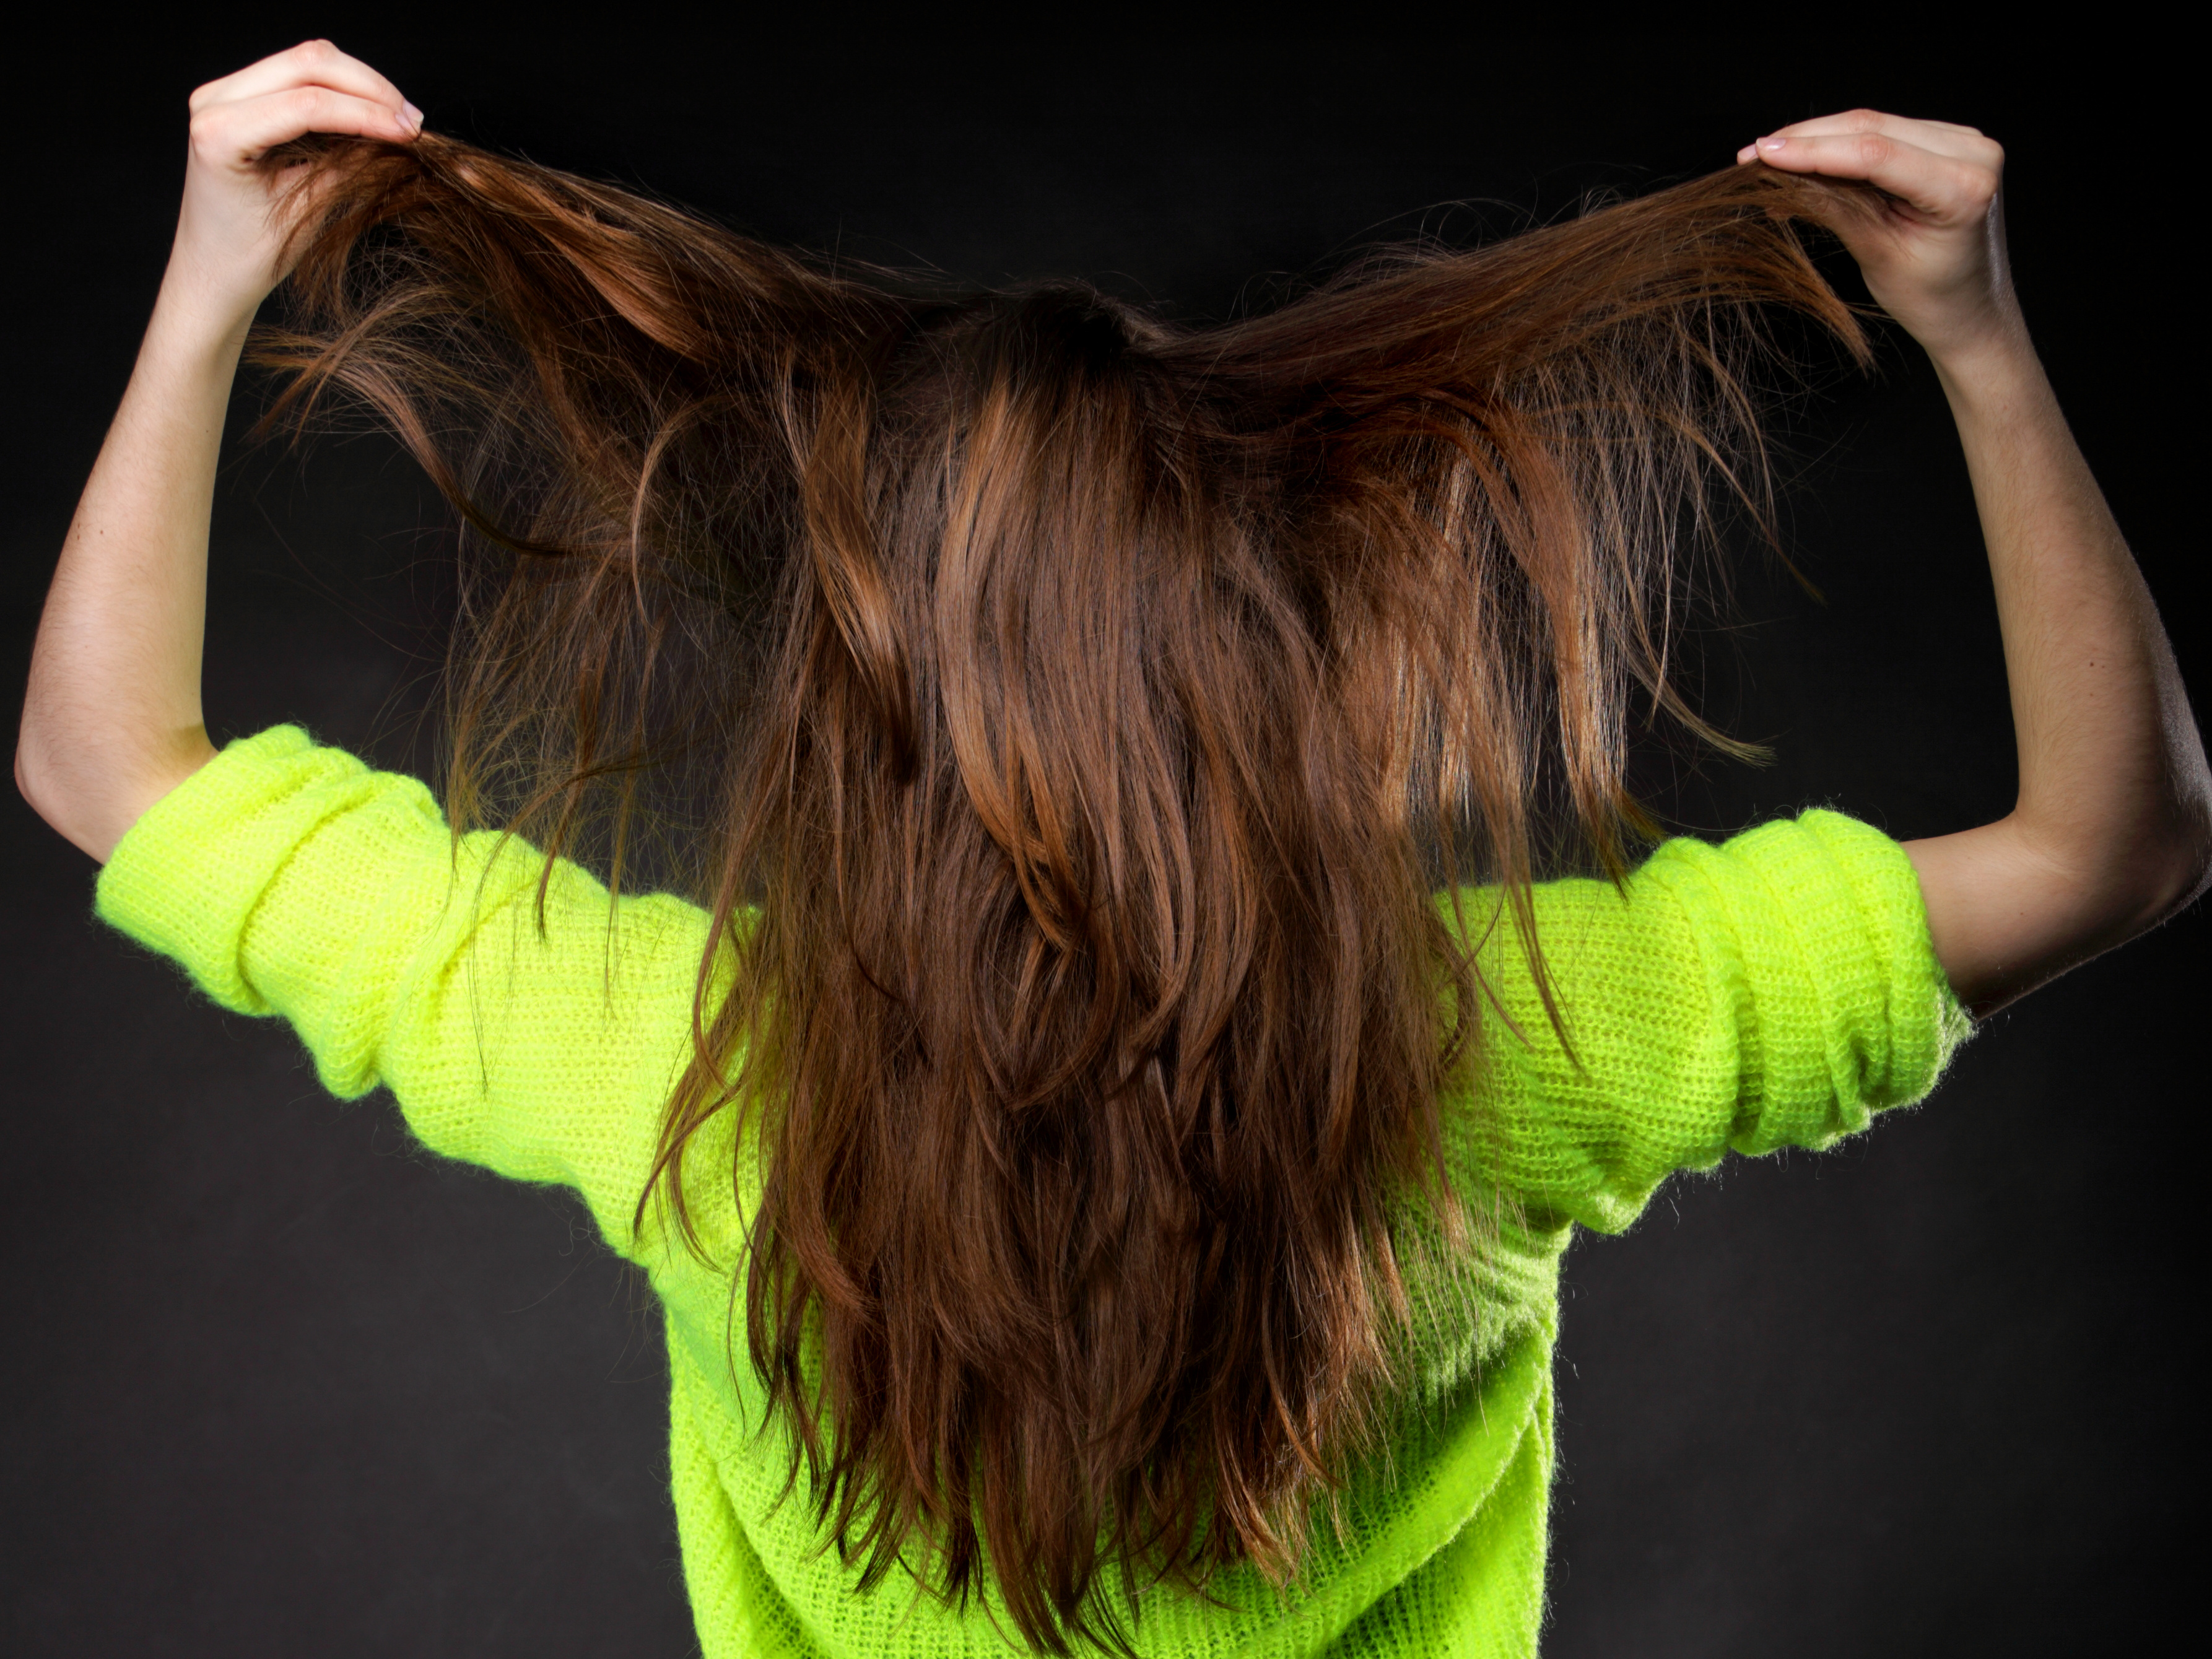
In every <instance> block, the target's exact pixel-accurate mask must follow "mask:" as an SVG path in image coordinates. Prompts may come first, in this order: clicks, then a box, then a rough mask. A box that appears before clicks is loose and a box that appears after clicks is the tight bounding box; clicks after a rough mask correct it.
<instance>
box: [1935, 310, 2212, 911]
mask: <svg viewBox="0 0 2212 1659" xmlns="http://www.w3.org/2000/svg"><path fill="white" fill-rule="evenodd" d="M1936 371H1937V373H1938V374H1939V375H1940V376H1941V378H1942V384H1943V388H1944V391H1945V392H1946V394H1947V395H1948V398H1949V399H1950V403H1951V408H1952V410H1953V413H1954V416H1955V417H1956V419H1957V421H1958V424H1959V435H1960V441H1961V443H1962V444H1963V446H1964V447H1965V451H1966V466H1967V471H1968V473H1969V475H1970V477H1972V483H1973V489H1974V497H1975V502H1976V505H1977V506H1978V508H1979V510H1980V513H1981V520H1982V530H1983V537H1984V543H1985V544H1986V547H1987V550H1988V554H1989V562H1990V578H1991V581H1992V583H1993V586H1994V587H1995V590H1996V605H1997V618H1998V622H1999V624H2000V626H2001V628H2002V632H2003V637H2004V654H2005V671H2006V676H2007V679H2008V684H2009V687H2010V692H2011V700H2012V712H2013V729H2014V734H2015V743H2016V744H2017V747H2018V751H2019V771H2020V790H2019V797H2018V802H2017V805H2015V809H2014V811H2013V815H2012V818H2013V823H2014V824H2015V828H2016V829H2017V830H2018V831H2019V832H2020V833H2021V835H2023V836H2026V837H2027V838H2029V839H2030V840H2032V842H2033V843H2034V844H2035V845H2036V847H2037V848H2039V850H2040V851H2041V852H2042V853H2043V854H2044V855H2045V857H2047V858H2048V859H2049V860H2051V861H2052V862H2053V863H2054V864H2055V865H2057V866H2059V867H2061V868H2063V869H2066V870H2069V871H2071V872H2074V876H2075V879H2076V880H2077V881H2079V882H2081V884H2084V885H2085V887H2087V888H2088V889H2091V890H2093V891H2094V892H2096V893H2097V894H2098V895H2099V896H2103V897H2108V898H2110V899H2112V900H2113V901H2114V902H2118V903H2119V904H2121V905H2123V906H2124V905H2126V904H2128V903H2130V902H2132V903H2134V904H2136V905H2137V906H2139V907H2140V908H2142V910H2143V911H2145V912H2148V913H2154V914H2155V915H2163V914H2165V913H2166V912H2167V911H2168V910H2170V909H2171V908H2173V907H2174V906H2175V905H2177V904H2179V903H2180V902H2185V900H2186V899H2187V898H2188V897H2190V896H2193V894H2194V893H2195V892H2196V890H2197V889H2198V888H2199V886H2201V884H2202V882H2203V874H2204V869H2205V860H2206V856H2207V845H2208V836H2212V781H2208V777H2207V773H2206V768H2205V757H2204V750H2203V742H2202V740H2201V738H2200V737H2199V736H2198V733H2197V725H2196V722H2195V720H2193V718H2192V717H2191V711H2190V708H2189V701H2188V696H2187V694H2186V693H2185V690H2184V689H2183V687H2182V684H2181V677H2180V674H2179V670H2178V669H2177V668H2176V666H2175V664H2174V659H2173V652H2172V647H2171V646H2170V645H2169V644H2168V643H2167V641H2166V630H2165V629H2164V627H2163V626H2162V625H2161V624H2160V621H2159V616H2158V609H2157V606H2156V605H2154V603H2153V601H2152V599H2151V595H2150V590H2149V589H2148V587H2147V586H2145V585H2144V582H2143V579H2142V574H2141V573H2140V572H2139V571H2138V570H2137V569H2136V562H2135V559H2134V557H2133V556H2131V555H2130V552H2129V550H2128V546H2127V544H2126V542H2125V541H2124V539H2123V538H2121V535H2120V531H2119V526H2118V525H2117V524H2115V523H2114V522H2113V520H2112V513H2111V512H2110V510H2109V509H2108V508H2107V507H2106V505H2105V498H2104V495H2103V494H2102V493H2101V492H2100V490H2099V489H2098V488H2097V483H2096V480H2095V478H2094V477H2092V476H2091V475H2090V471H2089V467H2088V463H2087V461H2086V460H2085V459H2083V458H2082V455H2081V450H2080V449H2079V448H2078V447H2076V446H2075V442H2074V439H2073V435H2072V434H2071V433H2070V432H2069V430H2068V429H2067V426H2066V421H2065V417H2064V416H2063V415H2062V414H2061V413H2060V411H2059V408H2058V401H2057V397H2056V396H2055V395H2054V394H2053V393H2052V392H2051V384H2050V381H2049V380H2047V379H2046V378H2045V375H2044V373H2043V368H2042V366H2041V364H2040V363H2039V362H2038V361H2037V360H2036V356H2035V354H2034V352H2033V349H2032V348H2031V347H2030V346H2029V344H2028V343H2027V334H2026V331H2025V330H2024V329H2021V328H2017V327H2015V328H2013V329H2009V330H2007V331H2005V332H2004V334H2003V335H2002V337H1998V338H1996V339H1995V340H1992V341H1991V342H1990V343H1989V344H1987V345H1985V346H1984V347H1982V348H1981V349H1978V350H1975V351H1972V352H1960V353H1957V354H1954V355H1949V356H1939V357H1938V358H1937V359H1936ZM2148 919H2154V916H2152V917H2150V918H2148ZM2139 925H2140V924H2139Z"/></svg>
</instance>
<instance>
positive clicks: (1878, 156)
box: [1737, 110, 2212, 1018]
mask: <svg viewBox="0 0 2212 1659" xmlns="http://www.w3.org/2000/svg"><path fill="white" fill-rule="evenodd" d="M1737 159H1738V160H1739V161H1743V162H1747V163H1748V162H1751V161H1759V162H1763V163H1765V165H1767V166H1769V167H1779V168H1784V169H1787V170H1789V171H1792V172H1801V173H1826V174H1828V175H1830V176H1832V177H1838V178H1848V179H1865V180H1867V181H1869V182H1870V183H1872V184H1874V185H1876V186H1877V187H1879V188H1880V189H1881V191H1883V192H1885V195H1886V197H1887V201H1886V204H1885V211H1884V215H1883V217H1882V219H1881V222H1879V223H1878V224H1874V225H1869V224H1864V223H1860V222H1852V223H1849V224H1845V223H1838V224H1837V225H1836V227H1835V228H1836V230H1837V232H1838V234H1839V235H1841V236H1842V238H1843V239H1844V243H1845V245H1846V246H1849V248H1850V252H1851V253H1852V255H1853V257H1855V258H1857V260H1858V263H1859V268H1860V270H1862V271H1863V273H1864V274H1865V276H1866V279H1867V284H1868V287H1869V289H1872V291H1873V293H1874V296H1875V299H1876V300H1877V301H1880V302H1881V306H1882V307H1883V308H1884V309H1885V310H1886V311H1887V312H1888V313H1890V315H1891V316H1892V317H1893V318H1895V319H1896V320H1897V321H1898V322H1899V323H1900V324H1902V325H1904V327H1905V329H1906V330H1907V331H1909V332H1910V333H1911V335H1912V336H1913V337H1914V338H1915V339H1917V341H1918V342H1919V343H1920V344H1921V345H1922V346H1923V348H1925V349H1926V350H1927V352H1928V355H1929V357H1930V359H1932V360H1933V362H1934V363H1935V366H1936V374H1937V375H1938V377H1939V378H1940V379H1941V380H1942V386H1943V391H1944V394H1945V396H1946V397H1948V398H1949V400H1950V404H1951V411H1952V414H1953V416H1954V418H1955V419H1956V420H1957V422H1958V423H1959V436H1960V441H1961V443H1962V444H1963V446H1964V447H1965V450H1966V467H1967V471H1968V473H1969V475H1970V476H1971V477H1972V481H1973V488H1974V501H1975V504H1976V506H1977V507H1978V508H1979V510H1980V513H1981V520H1982V535H1983V539H1984V543H1985V544H1986V546H1987V550H1988V553H1989V561H1990V577H1991V580H1992V582H1993V584H1994V586H1995V587H1996V604H1997V619H1998V622H1999V624H2000V626H2001V627H2002V630H2003V635H2004V653H2005V671H2006V676H2007V679H2008V684H2009V687H2010V690H2011V697H2012V714H2013V729H2014V735H2015V742H2016V744H2017V745H2018V749H2019V763H2020V793H2019V797H2018V801H2017V804H2016V805H2015V806H2014V808H2013V810H2012V811H2011V812H2009V813H2008V814H2007V815H2006V816H2005V817H2002V818H2000V819H1998V820H1997V821H1996V823H1987V824H1984V825H1982V826H1980V827H1979V828H1978V829H1966V830H1961V831H1960V832H1959V833H1958V834H1956V835H1949V836H1935V837H1933V838H1931V839H1929V840H1926V841H1914V842H1906V843H1905V851H1906V853H1907V854H1909V855H1910V856H1911V860H1912V862H1913V866H1914V868H1915V869H1916V871H1917V872H1918V874H1919V878H1920V887H1921V892H1922V895H1923V897H1924V899H1925V900H1926V902H1927V908H1928V925H1929V933H1930V936H1931V939H1932V942H1933V944H1934V945H1935V948H1936V957H1937V958H1938V960H1940V961H1941V962H1942V964H1943V968H1944V971H1945V972H1946V974H1947V975H1948V976H1949V978H1950V981H1951V984H1952V987H1953V988H1954V990H1956V991H1957V992H1958V994H1959V997H1960V1000H1961V1001H1962V1002H1964V1003H1965V1004H1966V1006H1967V1008H1968V1009H1969V1010H1970V1011H1971V1012H1972V1013H1973V1014H1975V1015H1976V1016H1977V1017H1978V1018H1979V1017H1983V1016H1986V1015H1988V1014H1990V1013H1991V1012H1995V1011H1996V1009H1998V1008H2001V1007H2002V1006H2004V1005H2005V1004H2007V1003H2008V1002H2011V1001H2013V1000H2015V999H2016V998H2019V997H2021V996H2024V995H2026V994H2027V993H2028V992H2030V991H2032V990H2033V989H2034V988H2035V987H2037V986H2039V985H2041V984H2044V983H2045V982H2046V981H2050V980H2051V979H2054V978H2056V977H2057V975H2060V974H2063V973H2064V972H2065V971H2066V970H2067V969H2069V968H2072V967H2075V966H2077V965H2078V964H2080V963H2083V962H2086V961H2087V960H2088V959H2089V958H2090V957H2093V956H2096V955H2098V954H2100V952H2102V951H2108V950H2110V949H2112V946H2114V945H2119V944H2121V943H2124V941H2125V940H2127V939H2132V938H2134V937H2135V936H2136V934H2137V933H2142V931H2143V930H2144V929H2146V928H2148V927H2153V926H2154V925H2156V924H2157V923H2158V922H2159V921H2162V920H2164V919H2165V918H2166V917H2167V916H2169V915H2172V914H2173V912H2175V911H2176V910H2178V909H2179V908H2182V907H2183V906H2184V905H2186V904H2187V903H2189V902H2190V901H2191V900H2192V899H2194V898H2195V897H2196V896H2197V895H2198V894H2200V893H2201V892H2203V890H2204V888H2205V886H2206V884H2207V879H2208V872H2209V871H2212V776H2209V775H2208V774H2207V771H2206V768H2205V759H2204V746H2203V740H2202V738H2201V737H2200V736H2199V734H2198V732H2197V725H2196V722H2195V720H2194V719H2193V718H2192V717H2191V713H2190V708H2189V700H2188V697H2187V695H2186V693H2185V691H2184V690H2183V687H2182V684H2181V676H2180V673H2179V670H2178V669H2177V668H2176V667H2175V665H2174V660H2173V651H2172V647H2171V646H2170V645H2169V644H2168V643H2167V641H2166V631H2165V629H2163V628H2162V627H2161V626H2160V623H2159V617H2158V610H2157V607H2156V606H2155V605H2154V604H2153V603H2152V600H2151V596H2150V592H2149V590H2148V588H2147V587H2146V586H2144V585H2143V580H2142V574H2141V573H2140V572H2138V571H2137V569H2136V562H2135V559H2134V557H2133V556H2131V555H2130V553H2129V551H2128V546H2127V544H2126V542H2125V541H2124V540H2123V539H2122V538H2121V536H2120V532H2119V526H2118V525H2116V524H2115V523H2114V522H2113V521H2112V513H2111V512H2110V511H2109V510H2108V509H2107V508H2106V505H2105V498H2104V496H2103V495H2102V494H2101V493H2100V491H2099V489H2098V488H2097V481H2096V480H2095V479H2094V478H2093V477H2091V476H2090V473H2089V467H2088V464H2087V462H2086V461H2085V460H2083V459H2082V458H2081V450H2080V449H2079V448H2077V447H2075V442H2074V438H2073V435H2072V434H2071V433H2070V432H2069V431H2068V430H2067V427H2066V421H2065V417H2064V416H2063V415H2062V414H2061V413H2060V412H2059V409H2058V400H2057V397H2056V396H2054V395H2053V393H2052V392H2051V383H2050V381H2049V380H2047V379H2046V378H2045V374H2044V372H2043V366H2042V364H2041V363H2040V362H2038V361H2037V358H2036V355H2035V350H2034V348H2033V345H2031V344H2030V343H2029V341H2028V336H2027V324H2026V323H2025V321H2024V320H2023V319H2022V318H2021V312H2020V306H2019V302H2018V300H2017V299H2016V297H2015V293H2014V290H2013V285H2012V278H2011V271H2010V268H2009V266H2008V262H2007V258H2006V252H2005V240H2004V216H2003V196H2002V189H2001V185H2002V174H2003V167H2004V153H2003V151H2002V149H1999V148H1998V147H1997V145H1996V143H1992V142H1991V141H1990V139H1988V138H1985V137H1983V136H1982V135H1981V134H1980V133H1978V132H1977V131H1974V130H1973V129H1972V128H1971V127H1958V126H1951V125H1947V124H1945V123H1942V122H1936V121H1909V120H1904V119H1900V118H1898V117H1896V116H1890V115H1882V114H1879V113H1877V112H1874V111H1871V110H1859V111H1855V112H1851V113H1850V114H1845V115H1837V116H1827V117H1823V118H1820V119H1818V120H1813V121H1805V122H1801V123H1799V124H1797V125H1795V126H1789V127H1784V128H1783V129H1781V130H1780V131H1778V132H1776V133H1772V134H1770V135H1769V136H1767V137H1764V138H1761V139H1759V140H1758V141H1756V142H1755V143H1752V144H1747V145H1746V146H1745V147H1744V149H1742V151H1741V152H1740V153H1739V155H1738V157H1737Z"/></svg>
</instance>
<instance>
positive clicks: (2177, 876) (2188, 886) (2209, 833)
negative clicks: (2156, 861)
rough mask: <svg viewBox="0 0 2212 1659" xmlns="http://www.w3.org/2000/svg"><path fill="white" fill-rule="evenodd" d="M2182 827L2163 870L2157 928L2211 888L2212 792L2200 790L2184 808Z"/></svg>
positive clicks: (2174, 840) (2155, 917)
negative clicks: (2160, 923)
mask: <svg viewBox="0 0 2212 1659" xmlns="http://www.w3.org/2000/svg"><path fill="white" fill-rule="evenodd" d="M2181 816H2182V820H2183V824H2182V828H2181V829H2180V832H2179V834H2177V835H2176V836H2174V837H2173V838H2172V846H2171V848H2170V851H2169V854H2168V856H2167V858H2166V864H2165V868H2164V872H2163V874H2164V881H2163V883H2162V885H2161V891H2160V904H2159V908H2158V914H2157V915H2155V916H2154V917H2153V918H2152V919H2151V923H2150V925H2151V926H2156V925H2157V924H2158V923H2159V922H2161V921H2165V920H2166V918H2167V917H2168V916H2171V915H2175V914H2177V913H2178V912H2179V911H2183V910H2186V909H2187V908H2189V907H2190V906H2191V905H2192V904H2194V903H2196V902H2197V900H2198V899H2200V898H2202V897H2203V896H2204V890H2205V889H2207V888H2208V887H2212V788H2205V789H2200V790H2198V791H2197V792H2196V793H2194V794H2193V795H2192V797H2191V799H2189V800H2188V801H2186V802H2185V804H2184V810H2183V812H2182V815H2181Z"/></svg>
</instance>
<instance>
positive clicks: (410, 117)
mask: <svg viewBox="0 0 2212 1659" xmlns="http://www.w3.org/2000/svg"><path fill="white" fill-rule="evenodd" d="M399 118H400V119H401V120H403V121H404V122H406V123H407V125H409V126H410V127H412V128H414V129H415V131H417V132H420V131H422V111H421V110H419V109H416V107H415V106H414V105H412V104H407V103H403V104H401V105H400V106H399Z"/></svg>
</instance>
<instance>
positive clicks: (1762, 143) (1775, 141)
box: [1759, 138, 1790, 149]
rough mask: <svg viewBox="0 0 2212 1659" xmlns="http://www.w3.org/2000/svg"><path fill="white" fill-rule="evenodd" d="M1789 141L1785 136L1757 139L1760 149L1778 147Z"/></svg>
mask: <svg viewBox="0 0 2212 1659" xmlns="http://www.w3.org/2000/svg"><path fill="white" fill-rule="evenodd" d="M1789 142H1790V141H1789V140H1788V139H1787V138H1762V139H1760V140H1759V149H1781V148H1782V147H1783V145H1784V144H1786V143H1789Z"/></svg>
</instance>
